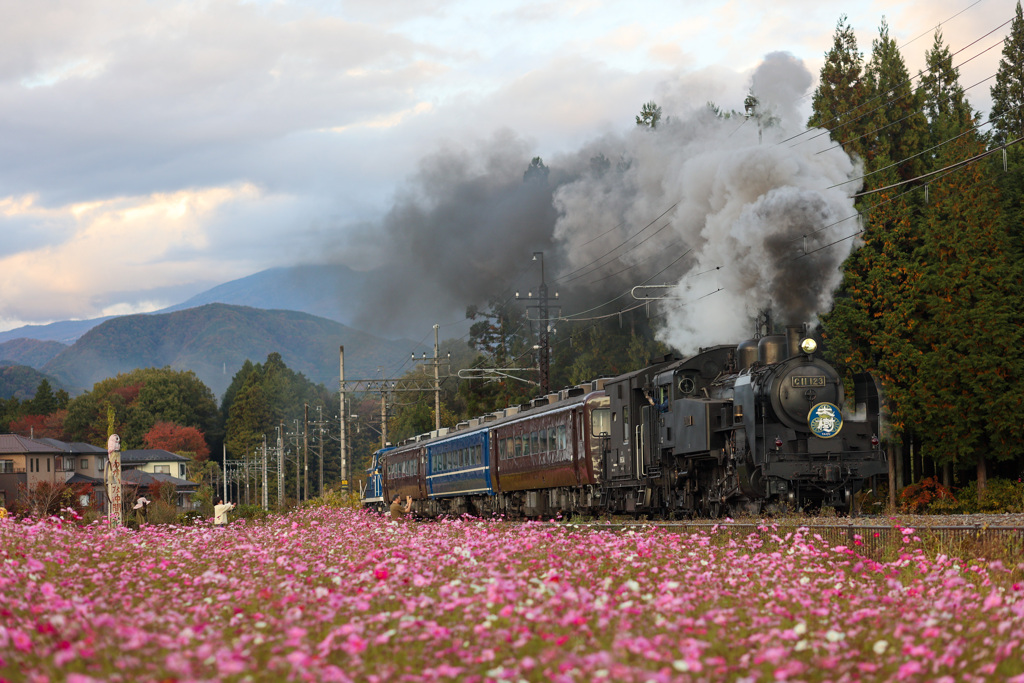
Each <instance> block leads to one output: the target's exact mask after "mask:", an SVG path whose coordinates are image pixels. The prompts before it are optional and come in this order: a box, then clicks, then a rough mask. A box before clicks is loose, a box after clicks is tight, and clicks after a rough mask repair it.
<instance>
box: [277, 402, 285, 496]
mask: <svg viewBox="0 0 1024 683" xmlns="http://www.w3.org/2000/svg"><path fill="white" fill-rule="evenodd" d="M277 509H278V510H283V509H284V422H282V423H280V425H278V427H277Z"/></svg>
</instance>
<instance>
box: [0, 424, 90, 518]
mask: <svg viewBox="0 0 1024 683" xmlns="http://www.w3.org/2000/svg"><path fill="white" fill-rule="evenodd" d="M69 467H70V468H72V469H73V468H74V464H73V462H72V459H71V458H70V457H68V458H65V456H64V454H63V453H62V452H61V450H60V449H58V448H54V447H53V446H51V445H49V444H45V443H41V442H39V441H36V440H34V439H26V438H25V437H23V436H18V435H17V434H0V506H3V507H7V506H8V505H9V504H11V503H14V501H15V500H17V499H18V495H19V486H25V487H26V488H33V487H35V486H36V485H38V484H40V483H42V482H47V483H51V484H56V483H57V482H58V481H59V482H61V483H63V482H64V481H65V479H66V474H67V468H69Z"/></svg>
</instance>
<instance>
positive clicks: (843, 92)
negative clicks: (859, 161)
mask: <svg viewBox="0 0 1024 683" xmlns="http://www.w3.org/2000/svg"><path fill="white" fill-rule="evenodd" d="M866 94H867V84H866V83H865V81H864V55H863V53H862V52H860V51H859V50H858V49H857V37H856V36H855V35H854V33H853V28H851V26H850V24H849V22H848V21H847V19H846V15H845V14H844V15H842V16H840V17H839V22H838V23H837V24H836V32H835V35H834V36H833V38H832V48H831V49H830V50H829V51H828V52H826V53H825V63H824V64H823V65H822V67H821V74H820V75H819V79H818V88H817V89H816V90H815V91H814V97H813V99H812V100H811V118H810V119H809V120H808V121H807V127H808V128H825V129H826V130H829V131H831V134H832V139H833V140H835V141H837V142H838V141H845V142H843V148H844V149H845V150H846V151H847V153H849V154H851V155H852V154H856V155H858V156H860V157H862V158H863V157H864V141H863V140H862V139H861V138H860V136H861V135H862V134H863V132H864V130H863V128H864V121H863V117H862V114H863V109H861V105H862V104H863V103H864V100H865V97H866Z"/></svg>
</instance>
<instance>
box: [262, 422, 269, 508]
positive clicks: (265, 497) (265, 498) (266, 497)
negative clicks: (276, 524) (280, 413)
mask: <svg viewBox="0 0 1024 683" xmlns="http://www.w3.org/2000/svg"><path fill="white" fill-rule="evenodd" d="M269 508H270V495H269V494H268V493H267V435H266V434H264V435H263V509H264V510H267V509H269Z"/></svg>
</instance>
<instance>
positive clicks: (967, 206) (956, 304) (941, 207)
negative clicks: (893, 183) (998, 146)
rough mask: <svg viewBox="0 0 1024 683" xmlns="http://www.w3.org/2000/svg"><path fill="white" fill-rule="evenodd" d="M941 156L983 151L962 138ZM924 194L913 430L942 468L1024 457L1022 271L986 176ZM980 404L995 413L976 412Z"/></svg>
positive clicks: (946, 181)
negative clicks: (926, 196) (927, 199)
mask: <svg viewBox="0 0 1024 683" xmlns="http://www.w3.org/2000/svg"><path fill="white" fill-rule="evenodd" d="M961 125H968V124H967V123H966V122H962V123H961ZM947 148H948V150H947V151H946V152H945V153H944V154H943V156H942V157H941V158H942V159H943V160H947V161H952V160H954V159H962V158H967V157H969V156H973V155H975V154H978V153H981V152H982V151H983V150H984V143H983V142H982V141H981V140H978V139H976V138H973V139H972V137H970V136H966V137H961V138H959V139H957V140H956V141H955V142H953V143H951V144H950V145H947ZM930 194H931V203H930V204H928V205H927V206H926V207H925V210H924V221H923V223H922V225H921V228H923V229H922V230H921V233H922V236H923V239H922V240H921V243H920V246H919V248H918V250H917V253H916V256H915V260H916V261H917V262H918V263H919V264H920V265H919V272H920V275H921V277H920V280H919V281H918V288H917V292H916V293H915V296H916V297H917V299H918V300H919V301H921V302H922V305H921V315H920V320H921V324H920V325H919V326H918V329H917V331H916V334H917V339H916V343H917V344H918V346H919V348H920V349H921V350H922V354H921V363H920V374H919V378H918V380H917V382H915V385H916V391H915V394H916V397H917V401H916V405H917V408H918V410H917V414H916V415H915V421H916V427H917V429H918V430H919V433H920V434H922V435H923V437H924V441H925V442H926V443H927V444H928V449H929V451H928V452H929V453H930V455H931V457H932V458H933V459H934V460H935V461H936V462H937V463H940V464H944V463H953V464H954V465H957V466H960V467H967V466H971V465H973V464H975V463H976V462H977V461H978V459H979V458H981V457H982V456H985V457H987V458H989V459H995V460H1010V459H1017V458H1021V457H1022V456H1024V423H1022V422H1021V420H1020V418H1019V415H1020V414H1021V411H1024V396H1022V395H1021V393H1020V391H1019V382H1020V381H1021V379H1022V378H1024V333H1022V329H1021V315H1020V310H1019V309H1020V306H1019V301H1020V300H1021V298H1022V297H1024V288H1022V285H1021V281H1022V280H1024V271H1022V267H1021V263H1020V261H1019V260H1017V259H1014V258H1012V254H1013V247H1012V239H1011V237H1010V236H1009V235H1007V234H1006V233H1005V231H1004V230H1003V223H1002V222H1001V221H1000V220H999V203H998V197H997V196H996V195H995V193H994V183H993V182H992V178H991V177H990V175H989V167H988V166H986V165H985V164H973V165H971V166H969V167H966V168H963V169H960V170H959V171H958V172H957V173H953V174H949V175H947V176H945V177H943V178H940V179H937V180H935V181H934V182H933V183H932V185H931V193H930ZM993 397H998V401H997V402H993ZM986 405H992V406H993V407H995V406H998V408H997V409H995V410H984V409H979V408H980V407H982V406H986Z"/></svg>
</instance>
